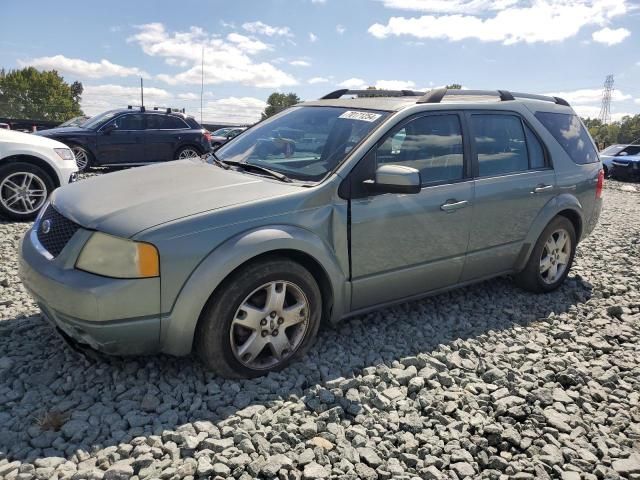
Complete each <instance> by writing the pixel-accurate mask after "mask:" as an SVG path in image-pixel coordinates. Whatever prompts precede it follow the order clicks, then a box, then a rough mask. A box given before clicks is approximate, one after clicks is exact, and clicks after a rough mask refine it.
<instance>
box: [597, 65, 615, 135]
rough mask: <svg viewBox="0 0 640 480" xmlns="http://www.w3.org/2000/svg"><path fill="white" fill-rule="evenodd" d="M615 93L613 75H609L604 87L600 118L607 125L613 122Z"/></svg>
mask: <svg viewBox="0 0 640 480" xmlns="http://www.w3.org/2000/svg"><path fill="white" fill-rule="evenodd" d="M612 93H613V75H607V78H606V79H605V81H604V88H603V89H602V106H601V107H600V115H598V120H600V122H601V123H602V124H603V125H605V124H608V123H610V122H611V94H612Z"/></svg>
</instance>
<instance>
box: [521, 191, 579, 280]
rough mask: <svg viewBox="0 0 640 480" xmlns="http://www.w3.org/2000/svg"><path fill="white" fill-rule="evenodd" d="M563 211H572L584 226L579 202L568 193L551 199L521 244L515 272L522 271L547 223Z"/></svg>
mask: <svg viewBox="0 0 640 480" xmlns="http://www.w3.org/2000/svg"><path fill="white" fill-rule="evenodd" d="M564 210H572V211H573V212H575V213H576V214H577V215H578V216H579V217H580V223H581V224H582V225H584V218H583V214H582V212H583V210H582V205H581V204H580V201H579V200H578V199H577V198H576V197H575V196H573V195H571V194H570V193H563V194H560V195H557V196H555V197H553V198H552V199H551V200H549V201H548V202H547V204H546V205H545V206H544V207H543V208H542V210H540V213H538V216H537V217H536V218H535V220H534V221H533V223H532V224H531V227H530V228H529V232H528V233H527V236H526V238H525V240H524V242H523V244H522V250H521V251H520V255H519V256H518V260H517V262H516V265H515V270H516V271H517V272H519V271H521V270H522V269H524V267H525V266H526V264H527V261H528V260H529V257H530V256H531V252H532V251H533V249H534V247H535V245H536V242H537V241H538V238H539V237H540V235H541V234H542V231H543V230H544V229H545V228H546V226H547V225H548V224H549V222H550V221H551V220H552V219H553V218H554V217H555V216H557V215H558V213H560V212H562V211H564Z"/></svg>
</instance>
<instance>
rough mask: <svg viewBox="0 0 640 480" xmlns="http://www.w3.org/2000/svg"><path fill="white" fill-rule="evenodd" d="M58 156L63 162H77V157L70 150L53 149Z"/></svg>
mask: <svg viewBox="0 0 640 480" xmlns="http://www.w3.org/2000/svg"><path fill="white" fill-rule="evenodd" d="M53 150H54V151H55V152H56V153H57V154H58V156H59V157H60V158H61V159H63V160H75V159H76V157H75V156H74V155H73V152H72V151H71V150H69V149H68V148H54V149H53Z"/></svg>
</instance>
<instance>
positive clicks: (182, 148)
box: [173, 145, 202, 160]
mask: <svg viewBox="0 0 640 480" xmlns="http://www.w3.org/2000/svg"><path fill="white" fill-rule="evenodd" d="M187 150H193V151H194V152H196V154H197V156H200V155H202V152H201V151H200V149H199V148H198V147H194V146H193V145H185V146H184V147H180V148H179V149H178V150H176V153H175V155H174V156H173V158H174V159H176V160H180V155H182V154H183V153H184V152H185V151H187ZM186 158H195V157H186Z"/></svg>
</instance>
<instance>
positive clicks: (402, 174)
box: [370, 165, 422, 193]
mask: <svg viewBox="0 0 640 480" xmlns="http://www.w3.org/2000/svg"><path fill="white" fill-rule="evenodd" d="M370 185H371V186H372V187H373V188H374V189H375V190H376V191H377V192H381V193H420V189H421V186H422V179H421V178H420V172H419V171H418V170H416V169H415V168H411V167H405V166H404V165H381V166H380V167H378V169H377V170H376V179H375V183H373V184H370Z"/></svg>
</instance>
